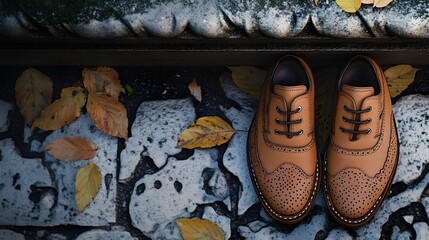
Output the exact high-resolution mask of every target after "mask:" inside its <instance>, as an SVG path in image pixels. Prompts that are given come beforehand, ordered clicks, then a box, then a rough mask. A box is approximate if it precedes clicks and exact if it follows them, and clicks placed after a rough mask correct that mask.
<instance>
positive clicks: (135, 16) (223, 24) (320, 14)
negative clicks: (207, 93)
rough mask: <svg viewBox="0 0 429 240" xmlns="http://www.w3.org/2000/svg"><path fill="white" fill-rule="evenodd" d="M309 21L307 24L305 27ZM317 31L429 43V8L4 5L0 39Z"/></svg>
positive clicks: (203, 0) (264, 3)
mask: <svg viewBox="0 0 429 240" xmlns="http://www.w3.org/2000/svg"><path fill="white" fill-rule="evenodd" d="M310 19H311V20H310ZM311 22H312V23H314V26H315V27H316V29H317V31H318V32H319V33H320V34H322V35H327V36H335V37H345V38H350V37H357V38H361V37H384V36H401V37H413V38H426V37H428V36H429V30H428V25H429V3H428V2H427V1H424V0H419V1H414V0H395V1H393V2H392V3H391V4H390V5H389V6H387V7H385V8H381V9H380V8H373V7H372V6H370V5H363V6H362V8H361V9H360V10H359V12H358V13H357V14H349V13H346V12H344V11H342V10H341V9H340V7H339V6H338V5H337V4H336V3H335V0H320V1H319V3H318V5H317V6H316V5H315V4H314V3H313V1H300V0H289V1H272V0H258V1H252V0H244V1H233V0H216V1H208V0H177V1H166V0H153V1H134V0H122V1H119V0H106V1H100V2H97V1H96V2H87V1H70V2H67V1H66V2H65V1H47V2H43V3H35V2H33V1H24V0H21V1H2V2H1V3H0V35H4V36H12V37H17V36H18V37H19V36H24V37H34V36H53V37H59V38H61V37H68V36H80V37H84V38H135V37H147V36H155V37H166V38H171V37H177V36H179V35H181V34H183V33H184V32H186V31H190V32H191V33H194V34H196V35H199V36H203V37H209V38H219V37H235V36H259V35H261V34H262V35H266V36H270V37H276V38H284V37H292V36H295V35H298V34H300V33H301V32H302V31H303V30H304V29H305V27H306V26H308V25H309V24H311Z"/></svg>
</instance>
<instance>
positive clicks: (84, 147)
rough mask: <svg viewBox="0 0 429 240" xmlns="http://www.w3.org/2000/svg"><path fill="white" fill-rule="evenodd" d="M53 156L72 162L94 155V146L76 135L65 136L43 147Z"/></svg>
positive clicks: (90, 157)
mask: <svg viewBox="0 0 429 240" xmlns="http://www.w3.org/2000/svg"><path fill="white" fill-rule="evenodd" d="M45 150H46V151H48V153H49V154H51V155H52V156H53V157H54V158H56V159H58V160H63V161H68V162H74V161H80V160H88V159H92V158H94V157H95V153H96V149H95V146H94V145H93V144H92V143H91V142H90V141H88V140H85V139H82V138H78V137H66V138H60V139H57V140H55V141H54V142H52V143H50V144H49V145H47V146H46V147H45Z"/></svg>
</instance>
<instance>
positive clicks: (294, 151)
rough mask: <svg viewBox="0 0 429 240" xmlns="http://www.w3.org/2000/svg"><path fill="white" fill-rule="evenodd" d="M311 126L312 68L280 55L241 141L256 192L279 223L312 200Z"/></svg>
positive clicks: (315, 181)
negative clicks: (249, 125)
mask: <svg viewBox="0 0 429 240" xmlns="http://www.w3.org/2000/svg"><path fill="white" fill-rule="evenodd" d="M314 131H315V128H314V80H313V76H312V73H311V71H310V69H309V67H308V66H307V64H306V63H305V62H304V61H303V60H302V59H300V58H298V57H295V56H285V57H283V58H282V59H281V60H280V61H279V62H277V64H276V65H275V66H274V67H273V68H272V69H271V70H270V71H269V72H268V73H267V76H266V78H265V83H264V89H263V92H262V96H261V99H260V102H259V109H258V112H257V114H256V116H255V118H254V120H253V123H252V125H251V127H250V130H249V137H248V146H247V149H248V150H247V152H248V161H249V168H250V173H251V174H250V175H251V178H252V182H253V185H254V187H255V190H256V193H257V195H258V197H259V199H260V201H261V203H262V206H263V207H264V208H265V210H266V212H267V213H268V214H269V215H270V216H272V217H273V218H274V219H276V220H278V221H280V222H283V223H296V222H298V221H300V220H302V219H303V218H304V217H305V216H306V215H307V214H308V213H309V212H310V210H311V207H312V205H313V204H314V200H315V198H316V193H317V190H318V187H319V184H320V176H321V174H320V169H319V166H320V164H319V162H318V157H317V149H316V138H315V132H314Z"/></svg>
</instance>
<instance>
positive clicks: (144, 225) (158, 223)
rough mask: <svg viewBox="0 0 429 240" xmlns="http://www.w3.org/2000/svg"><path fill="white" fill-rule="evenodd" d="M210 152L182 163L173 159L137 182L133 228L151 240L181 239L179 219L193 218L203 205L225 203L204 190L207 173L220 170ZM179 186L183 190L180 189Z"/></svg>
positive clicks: (194, 156) (204, 152)
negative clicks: (198, 207)
mask: <svg viewBox="0 0 429 240" xmlns="http://www.w3.org/2000/svg"><path fill="white" fill-rule="evenodd" d="M211 152H213V150H212V151H210V150H195V153H194V155H192V156H191V157H190V158H188V159H186V160H182V161H179V160H177V159H174V158H170V159H169V162H168V163H167V165H166V166H165V167H163V168H162V169H161V170H159V171H158V172H156V173H154V174H151V175H145V176H144V177H143V178H142V179H140V180H139V181H137V182H136V184H135V188H134V192H133V194H132V196H131V201H130V214H131V220H132V223H133V226H135V227H136V228H138V229H140V230H141V231H142V232H143V233H144V234H145V235H147V236H149V237H151V238H152V239H160V238H163V239H180V238H181V237H180V234H179V228H178V226H177V224H176V222H175V221H176V219H177V218H183V217H184V218H187V217H190V213H191V212H193V211H194V210H195V208H196V207H197V206H198V205H200V204H207V203H212V202H215V201H219V200H222V199H219V198H217V197H214V196H212V195H210V194H208V193H207V191H206V190H204V178H203V172H204V170H205V169H215V168H217V166H216V165H217V164H216V162H215V161H213V158H212V156H211V155H212V154H210V153H211ZM178 184H180V185H181V186H183V187H182V188H180V189H177V188H176V187H175V185H178Z"/></svg>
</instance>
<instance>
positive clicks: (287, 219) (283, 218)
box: [246, 118, 322, 224]
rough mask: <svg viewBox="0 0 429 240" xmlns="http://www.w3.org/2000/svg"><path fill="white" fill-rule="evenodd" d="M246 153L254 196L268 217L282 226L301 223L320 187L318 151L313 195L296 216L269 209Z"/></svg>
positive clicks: (248, 136)
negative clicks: (282, 224)
mask: <svg viewBox="0 0 429 240" xmlns="http://www.w3.org/2000/svg"><path fill="white" fill-rule="evenodd" d="M254 121H255V118H253V120H252V124H251V125H250V126H252V125H253V124H254ZM249 133H250V132H249ZM249 138H250V134H248V135H247V149H249ZM246 153H247V166H248V168H249V172H250V177H251V180H252V184H253V188H254V189H255V192H256V196H258V199H259V201H260V202H261V204H262V207H263V208H264V209H265V212H267V213H268V215H270V216H271V217H272V218H273V219H275V220H277V221H278V222H281V223H284V224H296V223H298V222H300V221H302V220H303V219H304V218H305V217H307V216H308V214H309V213H310V212H311V209H312V208H313V206H314V203H315V201H316V195H317V192H318V191H319V187H320V184H321V181H322V174H321V172H320V170H321V166H322V165H321V159H320V156H319V151H317V163H316V173H315V174H316V178H317V179H316V181H315V185H313V193H312V195H311V197H310V199H309V200H308V201H307V203H306V204H305V206H306V207H305V208H304V209H305V210H303V211H302V212H299V213H298V214H295V215H284V214H280V213H278V212H276V211H274V210H273V209H272V208H271V206H270V205H269V204H268V203H267V201H266V200H265V198H264V196H263V195H262V193H261V192H260V190H259V185H258V183H257V180H256V176H255V173H254V171H253V169H252V166H251V162H250V158H249V150H247V151H246Z"/></svg>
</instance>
